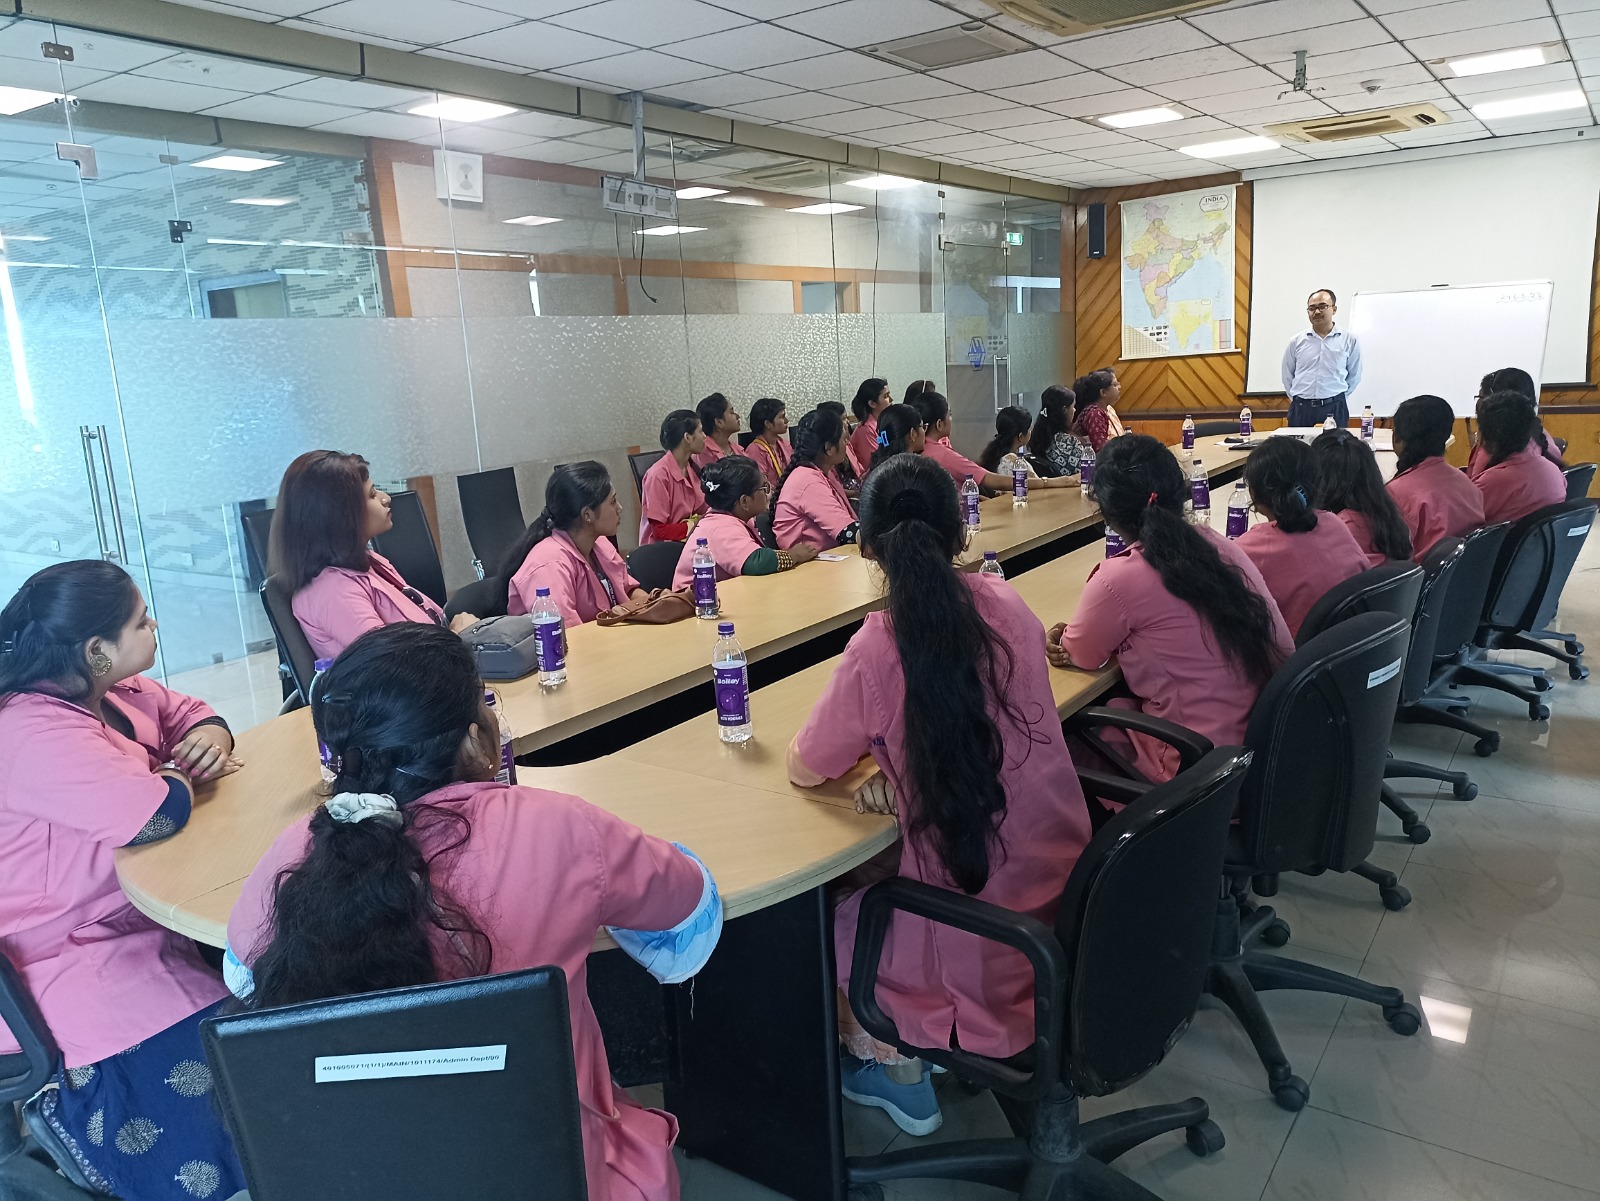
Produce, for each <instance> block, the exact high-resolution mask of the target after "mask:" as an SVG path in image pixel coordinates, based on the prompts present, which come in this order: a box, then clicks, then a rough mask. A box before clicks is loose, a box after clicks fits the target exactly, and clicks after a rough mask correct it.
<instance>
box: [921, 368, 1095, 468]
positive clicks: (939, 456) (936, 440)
mask: <svg viewBox="0 0 1600 1201" xmlns="http://www.w3.org/2000/svg"><path fill="white" fill-rule="evenodd" d="M912 407H913V408H914V409H916V410H917V412H919V413H921V414H922V421H923V424H924V425H925V426H926V428H927V438H928V441H927V445H925V446H924V447H923V448H922V453H923V454H924V455H925V456H926V457H927V458H930V459H932V460H933V461H934V462H935V463H937V464H939V466H941V467H943V468H944V469H945V470H946V471H948V472H949V473H950V478H951V479H953V480H954V481H955V482H956V486H957V487H960V486H961V484H962V482H963V481H965V480H967V479H971V480H972V481H973V482H974V483H976V484H977V485H978V487H980V488H988V489H990V490H991V491H993V492H1010V491H1011V477H1010V476H1009V475H1001V474H1000V473H999V472H996V471H985V470H984V469H983V468H982V467H981V466H980V465H979V464H977V463H974V462H973V461H972V460H971V459H969V458H967V457H966V456H965V455H963V454H961V453H960V452H959V451H957V450H953V449H952V448H951V446H950V427H951V421H950V402H949V401H948V400H946V399H945V398H944V397H943V396H942V395H940V394H939V393H938V392H923V393H921V394H920V395H919V396H918V397H917V398H916V399H915V400H914V401H912ZM1077 486H1078V480H1077V477H1076V476H1071V477H1068V476H1053V477H1051V478H1049V479H1044V478H1039V479H1035V480H1032V481H1031V482H1030V483H1029V487H1031V488H1076V487H1077Z"/></svg>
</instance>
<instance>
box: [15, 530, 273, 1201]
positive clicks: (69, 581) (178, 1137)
mask: <svg viewBox="0 0 1600 1201" xmlns="http://www.w3.org/2000/svg"><path fill="white" fill-rule="evenodd" d="M155 656H156V623H155V621H154V620H152V619H151V617H150V614H149V612H148V610H147V609H146V608H145V604H144V599H143V598H142V597H141V596H140V595H139V589H138V588H137V587H136V586H135V585H134V582H133V580H132V579H130V578H129V577H128V574H127V573H126V572H124V571H123V570H122V569H121V568H120V567H117V566H115V565H114V564H111V563H104V562H100V561H99V560H85V561H81V562H74V563H59V564H56V565H55V566H53V567H47V568H45V569H44V570H43V571H40V572H38V573H36V574H35V575H33V576H32V577H31V578H30V579H29V580H28V581H27V583H25V584H23V585H22V587H21V588H20V589H19V590H18V592H17V594H16V595H15V596H14V597H12V598H11V601H10V603H9V604H7V605H6V607H5V609H4V611H3V612H0V952H3V953H4V954H5V956H6V958H8V959H9V960H10V961H11V963H12V964H13V965H14V966H15V967H16V968H17V970H18V971H19V972H21V974H22V979H23V982H24V983H25V984H26V985H27V988H28V991H29V992H30V993H31V994H32V996H33V999H34V1000H35V1001H36V1002H37V1003H38V1005H39V1008H40V1010H42V1011H43V1014H44V1019H45V1022H46V1024H47V1025H48V1026H49V1028H50V1032H51V1034H53V1035H54V1037H55V1040H56V1042H57V1043H58V1044H59V1045H60V1047H61V1067H60V1068H59V1069H58V1070H57V1071H56V1074H55V1079H54V1083H53V1086H51V1087H47V1089H46V1090H45V1091H43V1092H41V1093H40V1094H39V1095H38V1097H37V1098H36V1099H35V1100H33V1101H31V1102H30V1103H29V1104H30V1105H32V1106H35V1107H37V1110H38V1112H39V1114H40V1116H41V1117H42V1118H43V1119H44V1120H45V1121H46V1122H47V1123H48V1124H49V1125H50V1127H51V1129H52V1130H54V1131H55V1133H56V1134H57V1136H58V1137H59V1139H60V1141H61V1143H62V1144H63V1145H64V1146H65V1147H66V1148H67V1149H68V1151H69V1152H70V1153H71V1154H72V1156H73V1158H74V1159H75V1160H76V1161H77V1163H78V1166H79V1168H81V1169H82V1171H83V1174H84V1176H85V1177H86V1178H87V1179H88V1180H89V1182H90V1183H91V1184H92V1185H93V1186H94V1187H95V1189H97V1190H98V1191H99V1192H102V1193H105V1194H107V1195H110V1196H116V1197H138V1198H156V1199H160V1201H167V1199H169V1198H171V1199H177V1198H195V1197H202V1198H215V1199H216V1201H222V1199H223V1198H226V1197H230V1196H232V1195H233V1194H234V1193H235V1192H237V1191H238V1190H239V1189H242V1188H243V1187H244V1178H243V1173H242V1172H241V1171H240V1169H239V1164H238V1160H237V1158H236V1156H235V1154H234V1150H233V1143H232V1141H231V1140H230V1139H229V1137H228V1134H227V1132H226V1131H225V1130H224V1129H223V1126H222V1122H221V1120H220V1118H219V1117H218V1116H217V1113H216V1110H215V1099H214V1098H213V1097H212V1095H211V1076H210V1073H209V1072H207V1070H206V1068H205V1055H204V1053H203V1052H202V1051H201V1049H200V1022H201V1019H203V1018H205V1017H208V1016H210V1014H211V1012H212V1010H213V1009H214V1008H215V1006H216V1005H217V1003H218V1002H219V1001H221V1000H222V999H223V998H224V997H225V996H227V990H226V989H225V988H224V987H223V986H222V981H221V980H220V979H218V977H217V975H216V974H215V973H214V972H213V971H211V970H210V969H209V968H207V967H206V965H205V964H204V963H203V962H202V961H201V959H200V956H199V954H198V953H197V952H196V951H195V947H194V944H193V943H192V942H190V941H189V940H188V939H186V938H183V937H181V936H179V935H177V934H174V933H172V932H171V931H170V930H166V929H163V928H162V927H161V926H158V925H157V924H156V923H155V922H153V921H151V920H150V919H149V918H147V917H145V916H144V915H143V914H141V913H140V912H139V911H138V910H136V909H135V908H134V907H133V905H132V904H131V903H130V902H129V901H128V898H127V897H126V896H124V895H123V893H122V889H121V887H120V886H119V885H118V884H117V873H116V864H115V852H116V849H117V848H118V847H126V846H139V845H142V844H144V843H148V842H156V841H159V840H160V839H163V838H168V837H170V836H172V835H173V834H176V833H177V832H178V831H179V830H181V829H182V828H183V826H184V824H185V823H186V822H187V821H188V820H189V811H190V808H191V806H192V805H193V803H194V795H195V786H196V785H197V784H200V783H203V782H206V781H210V780H215V779H217V778H218V777H219V776H224V775H227V774H229V773H230V772H233V771H237V770H238V768H239V767H240V762H239V760H238V759H236V758H235V757H234V754H233V736H232V735H231V734H230V733H229V732H228V727H227V724H226V723H225V722H224V721H223V720H222V719H221V718H220V717H218V716H217V715H216V713H215V712H213V711H212V709H211V708H210V707H209V706H207V705H205V704H204V703H202V702H201V701H198V700H195V699H194V698H193V697H188V696H183V695H180V694H179V693H176V692H172V691H169V690H168V689H166V688H164V687H162V686H161V685H160V684H158V683H156V681H154V680H152V679H149V678H148V677H146V676H144V675H141V674H140V673H141V672H144V671H148V670H149V669H150V667H151V666H152V665H153V664H154V663H155ZM16 1050H17V1046H16V1044H15V1043H14V1042H12V1041H11V1040H10V1039H9V1038H8V1037H7V1035H6V1034H5V1033H4V1032H0V1054H8V1053H11V1052H14V1051H16ZM4 1120H5V1121H8V1122H9V1121H11V1120H12V1115H11V1113H10V1112H7V1113H6V1114H5V1116H4Z"/></svg>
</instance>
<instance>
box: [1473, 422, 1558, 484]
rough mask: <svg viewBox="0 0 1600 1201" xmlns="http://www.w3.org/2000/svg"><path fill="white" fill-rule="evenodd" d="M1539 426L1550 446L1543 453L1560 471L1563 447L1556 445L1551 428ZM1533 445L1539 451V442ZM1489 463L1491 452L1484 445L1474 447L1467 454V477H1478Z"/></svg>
mask: <svg viewBox="0 0 1600 1201" xmlns="http://www.w3.org/2000/svg"><path fill="white" fill-rule="evenodd" d="M1539 428H1540V429H1541V430H1543V431H1544V441H1545V445H1546V446H1547V447H1548V448H1549V449H1548V450H1546V451H1543V452H1541V453H1543V455H1544V456H1545V458H1547V459H1549V460H1550V461H1551V462H1552V463H1554V464H1555V466H1556V470H1557V471H1559V470H1560V469H1561V464H1560V462H1559V461H1558V460H1559V459H1560V457H1561V448H1560V447H1558V446H1557V445H1556V440H1555V438H1554V437H1553V436H1552V435H1551V433H1550V431H1549V430H1547V429H1545V428H1544V426H1543V425H1541V426H1540V427H1539ZM1533 446H1534V449H1535V450H1536V451H1537V450H1538V447H1539V444H1538V442H1537V441H1535V442H1534V444H1533ZM1488 465H1489V452H1488V451H1486V450H1484V449H1483V447H1482V446H1474V447H1473V448H1472V453H1471V454H1470V455H1469V456H1467V478H1468V479H1469V480H1475V479H1477V478H1478V476H1480V475H1481V474H1483V469H1484V468H1485V467H1487V466H1488Z"/></svg>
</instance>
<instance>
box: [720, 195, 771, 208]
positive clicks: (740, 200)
mask: <svg viewBox="0 0 1600 1201" xmlns="http://www.w3.org/2000/svg"><path fill="white" fill-rule="evenodd" d="M717 203H718V204H744V205H748V206H749V207H751V208H758V209H759V208H766V207H767V206H766V205H765V204H763V203H762V202H761V201H759V200H757V199H756V198H755V197H754V196H718V197H717Z"/></svg>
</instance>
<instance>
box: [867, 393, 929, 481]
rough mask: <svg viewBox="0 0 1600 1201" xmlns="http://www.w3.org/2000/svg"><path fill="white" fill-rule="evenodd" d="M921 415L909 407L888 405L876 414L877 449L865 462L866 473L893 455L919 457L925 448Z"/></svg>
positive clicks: (924, 432) (925, 439) (924, 434)
mask: <svg viewBox="0 0 1600 1201" xmlns="http://www.w3.org/2000/svg"><path fill="white" fill-rule="evenodd" d="M927 442H928V440H927V431H926V430H925V429H924V428H923V424H922V414H921V413H919V412H917V410H916V409H914V408H913V407H912V406H910V405H890V406H889V407H888V408H887V409H885V410H883V412H881V413H879V414H878V449H877V450H875V451H873V452H872V458H871V459H870V460H869V461H868V462H867V473H868V475H869V476H870V475H871V473H872V471H873V470H875V469H876V468H877V466H878V465H879V464H880V463H884V462H887V461H888V460H889V459H892V458H893V457H894V456H895V455H920V454H921V453H922V452H923V450H924V449H925V448H926V446H927Z"/></svg>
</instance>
